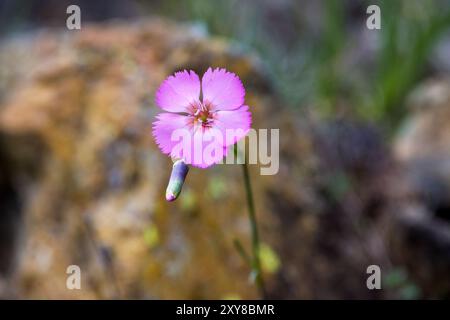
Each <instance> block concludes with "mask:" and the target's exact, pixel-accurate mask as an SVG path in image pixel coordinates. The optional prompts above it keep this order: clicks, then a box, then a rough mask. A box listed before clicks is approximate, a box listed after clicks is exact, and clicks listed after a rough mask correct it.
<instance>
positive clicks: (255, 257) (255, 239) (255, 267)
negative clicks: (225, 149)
mask: <svg viewBox="0 0 450 320" xmlns="http://www.w3.org/2000/svg"><path fill="white" fill-rule="evenodd" d="M234 148H235V149H234V150H235V155H236V154H237V146H236V145H235V146H234ZM242 173H243V176H244V186H245V192H246V198H247V206H248V218H249V221H250V229H251V234H252V254H251V268H252V276H253V277H254V279H255V283H256V286H257V287H258V290H259V291H260V292H261V295H262V297H263V298H266V296H267V295H266V289H265V286H264V279H263V275H262V270H261V259H260V257H259V253H260V249H259V248H260V243H259V234H258V222H257V220H256V214H255V204H254V201H253V192H252V184H251V181H250V174H249V171H248V165H247V161H244V164H243V165H242Z"/></svg>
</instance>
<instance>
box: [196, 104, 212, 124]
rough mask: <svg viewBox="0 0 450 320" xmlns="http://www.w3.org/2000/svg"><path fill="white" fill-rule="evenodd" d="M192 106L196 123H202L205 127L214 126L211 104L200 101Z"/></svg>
mask: <svg viewBox="0 0 450 320" xmlns="http://www.w3.org/2000/svg"><path fill="white" fill-rule="evenodd" d="M192 108H193V110H192V111H193V120H194V121H193V122H194V125H201V126H202V127H204V128H205V127H207V128H209V127H211V126H212V122H213V120H214V113H213V112H212V111H211V104H209V103H202V102H198V103H197V104H196V105H194V106H192Z"/></svg>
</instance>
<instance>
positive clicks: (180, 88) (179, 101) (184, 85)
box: [155, 70, 200, 112]
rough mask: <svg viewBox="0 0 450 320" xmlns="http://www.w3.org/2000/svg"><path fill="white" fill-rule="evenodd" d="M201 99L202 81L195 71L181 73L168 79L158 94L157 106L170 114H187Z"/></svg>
mask: <svg viewBox="0 0 450 320" xmlns="http://www.w3.org/2000/svg"><path fill="white" fill-rule="evenodd" d="M199 98H200V80H199V78H198V75H197V74H196V73H195V72H194V71H192V70H191V71H190V72H188V71H186V70H184V71H180V72H176V73H175V75H173V76H170V77H168V78H167V79H166V80H165V81H164V82H163V83H162V84H161V86H160V87H159V89H158V91H157V92H156V101H155V102H156V105H158V106H159V107H160V108H161V109H163V110H166V111H169V112H186V108H187V107H188V106H189V105H190V104H191V103H193V102H196V101H198V100H199Z"/></svg>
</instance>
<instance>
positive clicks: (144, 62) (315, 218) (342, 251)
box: [0, 19, 448, 299]
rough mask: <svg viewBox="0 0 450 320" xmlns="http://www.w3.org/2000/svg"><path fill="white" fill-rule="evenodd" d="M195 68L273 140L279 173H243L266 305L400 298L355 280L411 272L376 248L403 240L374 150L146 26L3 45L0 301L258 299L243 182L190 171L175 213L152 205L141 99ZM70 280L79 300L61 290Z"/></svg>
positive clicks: (370, 135) (375, 139)
mask: <svg viewBox="0 0 450 320" xmlns="http://www.w3.org/2000/svg"><path fill="white" fill-rule="evenodd" d="M209 66H222V67H226V68H227V69H229V70H231V71H233V72H235V73H237V74H238V75H239V76H240V77H241V79H242V80H243V82H244V85H245V87H246V89H247V96H246V102H247V104H248V105H249V106H251V109H252V112H253V117H254V124H253V125H254V127H255V128H280V161H281V163H280V172H279V173H278V174H277V175H275V176H261V175H259V170H258V169H259V168H258V166H251V175H252V179H253V184H254V192H255V200H256V210H257V214H258V218H259V221H260V228H261V233H262V238H263V241H264V243H265V244H267V247H266V246H265V248H266V249H267V250H265V254H264V259H263V260H264V265H265V277H266V280H267V285H268V292H269V296H270V297H275V298H383V297H401V296H399V294H398V292H397V291H396V290H397V289H398V288H394V289H395V290H394V289H392V290H390V288H386V290H383V291H369V290H367V288H366V278H367V274H366V268H367V266H368V265H370V264H378V265H380V266H382V268H383V270H386V273H388V272H390V271H392V270H395V268H396V267H397V266H400V267H403V266H407V262H408V261H411V260H408V259H411V257H397V256H396V255H395V254H393V252H392V251H391V248H390V246H389V241H390V239H392V237H393V235H394V239H397V240H398V241H397V243H398V245H399V248H403V247H404V246H405V243H409V242H408V241H409V240H408V239H407V237H399V236H396V230H397V229H396V228H400V230H403V229H401V228H402V226H403V224H401V223H400V224H399V223H396V222H394V221H396V220H395V219H394V218H395V217H397V216H400V215H399V214H398V212H397V211H398V210H393V209H392V208H401V210H400V211H403V210H404V206H403V204H404V202H402V201H404V199H405V192H404V191H402V192H399V193H400V194H401V195H400V196H399V197H397V198H396V195H397V194H398V193H396V192H394V191H393V190H396V189H398V188H397V186H398V183H393V182H395V181H396V180H397V177H399V176H403V175H402V174H399V169H398V167H397V165H396V164H395V161H394V160H393V159H392V157H391V155H390V151H389V148H388V146H386V145H385V142H384V141H385V140H384V139H383V138H384V137H383V136H382V135H380V133H379V132H378V131H377V129H376V128H374V127H373V126H370V125H367V124H363V123H358V122H357V121H350V120H336V121H328V122H319V121H317V120H315V116H314V114H313V113H310V112H306V111H305V112H304V113H302V114H299V113H297V112H293V111H292V110H288V109H286V108H284V107H283V106H282V103H281V102H280V101H279V99H278V98H277V97H276V95H275V94H274V93H273V92H272V90H271V83H270V82H269V81H268V80H267V77H266V76H265V74H264V70H263V69H262V67H261V65H260V64H259V62H258V60H257V59H256V58H255V57H252V56H250V55H248V54H244V53H243V52H241V51H240V50H239V49H238V48H235V47H233V46H230V45H229V44H227V43H226V42H224V41H223V40H221V39H214V38H208V37H205V36H202V35H200V34H198V33H196V32H195V30H194V29H191V28H189V27H188V26H180V25H176V24H173V23H170V22H167V21H163V20H158V19H153V20H147V21H140V22H136V23H120V22H114V23H109V24H100V25H91V26H86V27H83V30H82V32H68V31H61V30H43V31H40V32H37V33H33V34H29V35H21V36H17V37H15V38H13V39H9V40H7V41H6V40H5V41H3V43H2V45H1V49H0V99H1V100H0V156H1V161H2V162H1V175H0V187H1V208H2V218H1V219H2V228H3V229H2V230H4V231H5V232H1V237H2V239H4V241H2V242H1V247H0V256H1V265H0V267H1V269H0V274H1V275H2V276H1V279H2V280H0V294H1V295H2V296H4V297H9V298H14V297H24V298H89V299H90V298H92V299H94V298H157V299H160V298H162V299H164V298H185V299H190V298H212V299H215V298H218V299H220V298H231V297H233V298H256V297H258V296H259V295H258V292H257V291H256V290H255V288H254V286H253V285H252V284H251V283H250V281H249V270H248V267H247V266H246V265H245V263H244V261H242V260H241V258H240V256H239V254H238V253H237V252H236V251H235V248H234V247H233V240H234V239H240V241H241V242H242V243H243V244H244V246H245V247H246V248H248V245H249V226H248V222H247V216H246V206H245V197H244V196H245V194H244V190H243V187H242V182H241V168H240V167H239V166H215V167H213V168H211V169H208V170H199V169H191V170H190V172H189V175H188V178H187V183H186V185H185V187H184V190H183V192H182V194H181V196H180V198H179V199H178V200H177V201H176V202H174V203H167V202H166V201H165V200H164V192H165V187H166V183H167V179H168V177H169V175H170V167H171V162H170V159H168V158H167V157H165V156H164V155H162V154H161V153H160V152H159V150H158V149H157V147H156V145H155V143H154V141H153V140H152V136H151V133H150V129H151V122H152V121H153V118H154V116H155V115H156V114H157V112H158V110H157V108H156V106H155V105H154V103H153V95H154V91H155V89H156V88H157V86H158V85H159V83H160V82H161V81H162V80H163V79H164V78H165V77H166V76H167V75H169V74H171V73H173V72H174V71H177V70H180V69H184V68H188V69H193V70H196V71H197V72H198V73H200V74H201V73H203V72H204V71H205V70H206V69H207V68H208V67H209ZM402 144H403V143H402ZM399 148H400V149H401V148H402V147H399ZM391 185H393V187H390V186H391ZM400 185H401V184H400ZM387 186H388V187H387ZM408 186H409V184H408ZM392 189H393V190H392ZM399 199H400V200H399ZM399 225H400V227H399ZM392 229H394V232H392ZM411 250H414V249H411ZM439 257H440V256H439ZM393 259H394V260H393ZM439 261H440V260H439ZM72 264H76V265H79V266H80V267H81V270H82V290H68V289H67V288H66V278H67V274H66V268H67V266H69V265H72ZM408 268H410V269H408V270H411V269H413V268H411V267H408ZM428 268H431V269H429V270H428V271H430V270H434V269H436V267H435V265H433V264H431V266H428ZM427 274H428V273H427ZM418 279H419V280H420V281H421V282H420V283H419V284H420V285H421V286H422V287H426V285H429V286H431V287H433V285H434V282H435V281H436V279H420V278H418ZM419 280H418V281H419ZM445 290H447V291H445ZM428 292H433V291H432V290H431V291H425V292H424V294H428V296H431V293H428ZM442 292H444V293H445V292H448V286H446V287H445V286H444V288H443V289H442Z"/></svg>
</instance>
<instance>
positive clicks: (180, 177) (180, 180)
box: [166, 160, 189, 201]
mask: <svg viewBox="0 0 450 320" xmlns="http://www.w3.org/2000/svg"><path fill="white" fill-rule="evenodd" d="M188 171H189V167H188V165H187V164H186V163H185V162H184V161H183V160H176V161H175V162H174V164H173V167H172V173H171V175H170V180H169V184H168V185H167V189H166V200H167V201H174V200H175V199H176V198H178V196H179V195H180V192H181V188H182V187H183V184H184V180H185V179H186V175H187V173H188Z"/></svg>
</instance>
